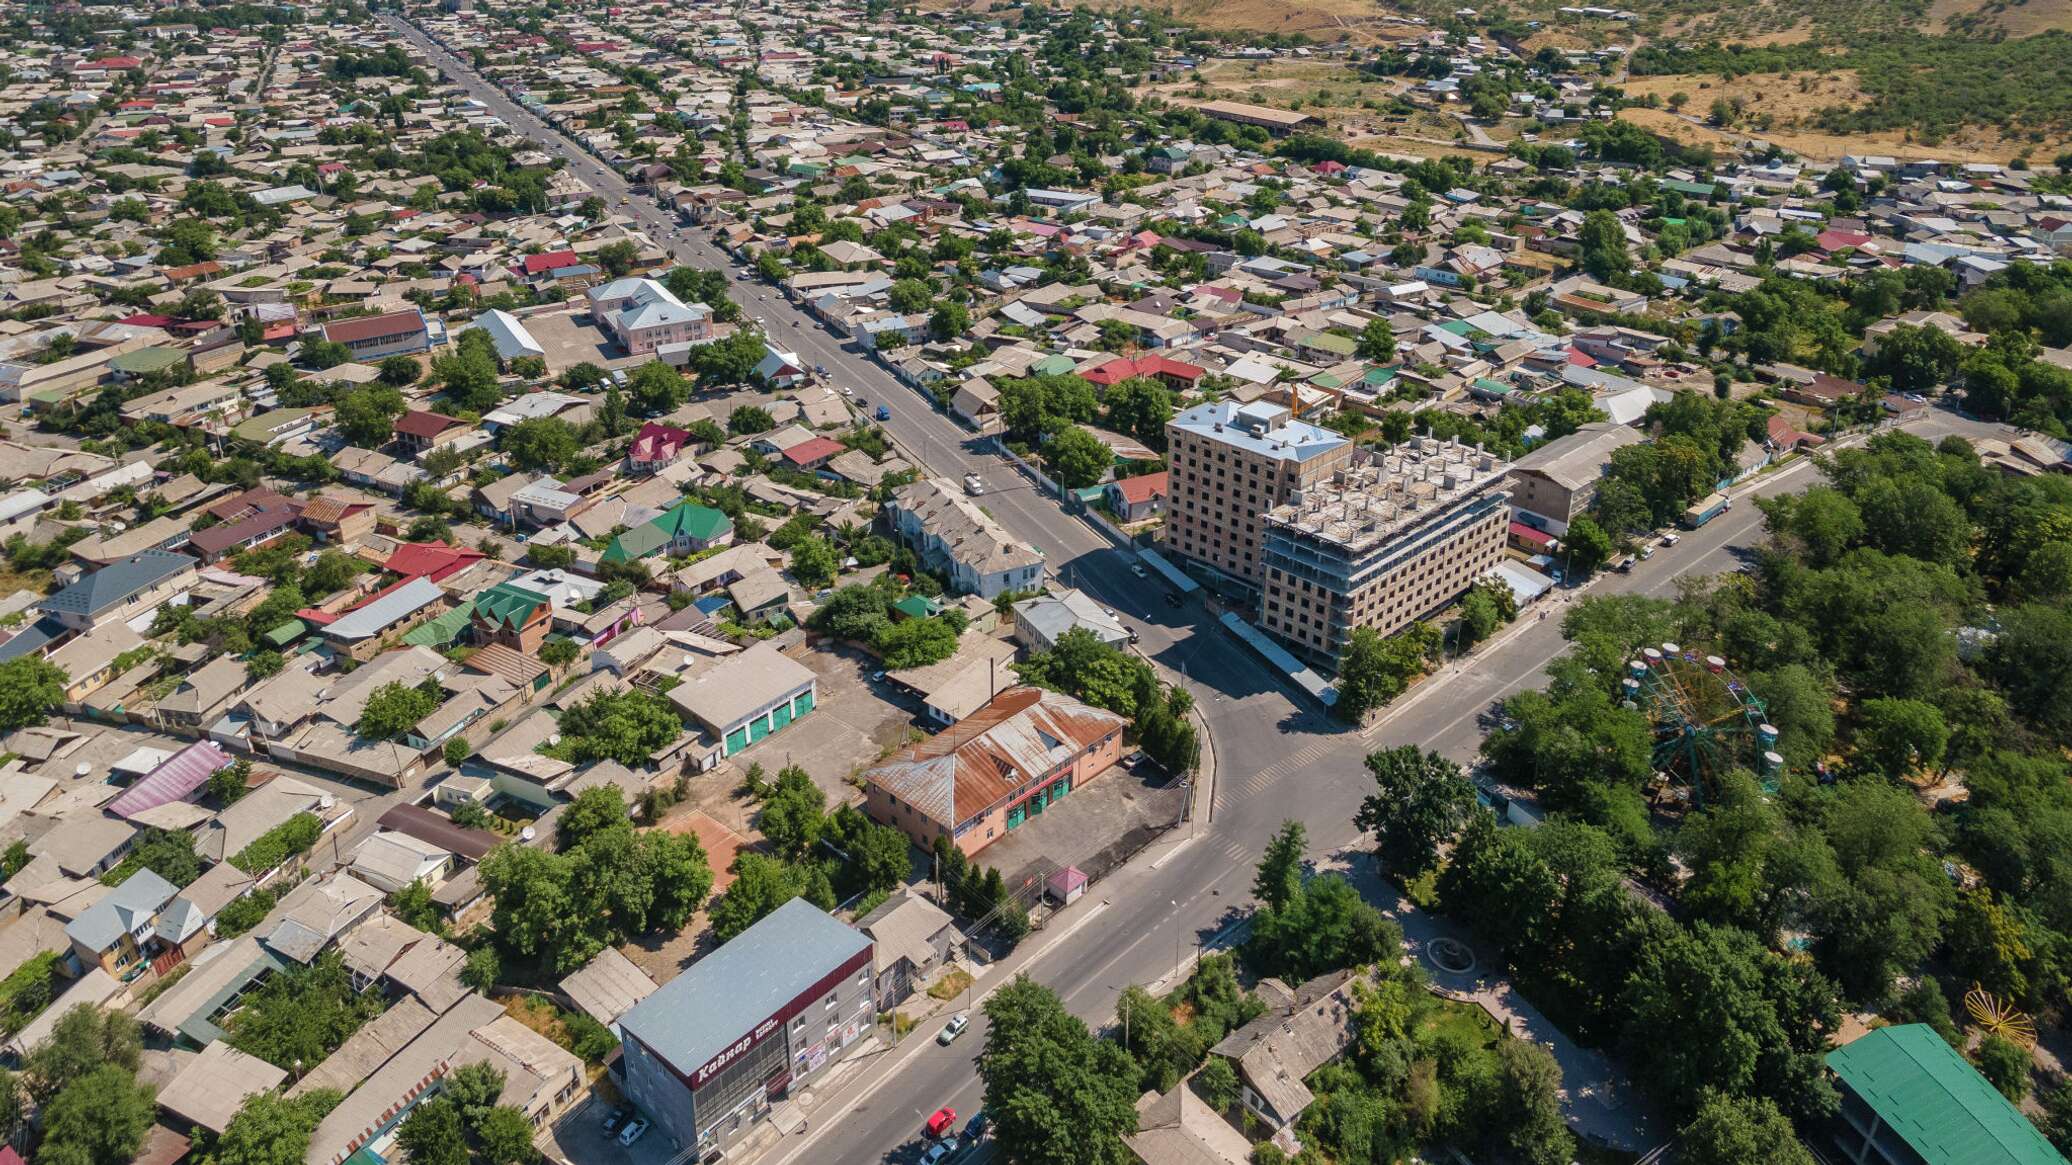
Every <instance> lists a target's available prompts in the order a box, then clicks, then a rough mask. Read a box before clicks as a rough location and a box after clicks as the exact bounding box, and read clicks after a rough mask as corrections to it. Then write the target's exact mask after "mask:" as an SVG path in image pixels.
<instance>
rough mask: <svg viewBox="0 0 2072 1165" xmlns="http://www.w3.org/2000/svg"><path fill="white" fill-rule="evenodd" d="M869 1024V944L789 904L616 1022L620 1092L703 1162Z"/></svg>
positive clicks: (873, 1014) (822, 915) (806, 907)
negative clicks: (620, 1043) (619, 1042)
mask: <svg viewBox="0 0 2072 1165" xmlns="http://www.w3.org/2000/svg"><path fill="white" fill-rule="evenodd" d="M876 1018H877V1005H876V1002H875V999H874V996H873V993H872V991H871V940H870V938H869V937H868V936H867V935H865V934H863V933H862V932H861V931H858V930H856V929H855V928H853V927H851V926H849V925H847V924H846V923H843V922H839V921H837V920H836V919H835V918H834V917H832V916H831V915H829V914H828V913H827V912H825V911H823V910H821V909H820V908H818V907H816V906H814V905H813V904H811V903H809V902H807V901H806V900H805V899H803V898H794V899H792V900H791V901H790V902H787V903H785V904H784V905H782V906H780V907H778V908H777V909H776V910H774V911H772V912H771V913H770V914H769V915H768V916H767V917H765V918H764V919H763V920H762V921H760V922H757V923H756V924H755V925H754V926H751V927H749V928H748V929H747V930H744V931H742V932H741V933H740V934H738V935H736V936H734V940H733V941H732V942H729V943H727V944H726V945H725V946H723V947H721V948H720V949H718V950H717V951H714V952H713V953H712V954H710V955H707V956H706V957H705V958H703V959H700V960H698V961H697V962H696V963H693V964H692V965H691V968H690V969H689V970H688V971H685V972H684V973H683V974H681V975H679V976H677V977H676V978H674V979H672V980H670V981H669V982H668V983H666V984H664V985H663V986H662V987H661V989H659V990H657V991H656V992H655V993H654V994H652V995H650V996H648V997H647V998H646V999H643V1000H641V1001H640V1002H639V1003H638V1004H636V1005H634V1007H633V1009H632V1010H631V1011H628V1012H627V1013H626V1014H625V1015H623V1016H621V1017H619V1036H620V1039H621V1040H622V1041H623V1047H624V1054H623V1057H622V1059H621V1064H620V1071H621V1072H622V1073H623V1088H624V1091H625V1093H626V1095H627V1097H628V1098H629V1099H631V1100H632V1101H633V1103H634V1105H635V1106H637V1107H638V1108H639V1109H640V1111H641V1112H642V1113H643V1114H644V1115H645V1116H647V1118H648V1119H649V1120H651V1121H653V1122H654V1123H655V1126H656V1128H657V1129H658V1130H659V1131H661V1132H664V1133H667V1134H668V1135H669V1137H670V1139H672V1140H674V1141H675V1142H676V1144H677V1147H678V1148H679V1149H691V1148H694V1147H695V1148H696V1150H697V1153H696V1156H695V1157H694V1158H693V1159H694V1160H702V1159H704V1158H705V1156H706V1154H708V1153H710V1152H713V1151H715V1150H725V1149H726V1148H727V1147H728V1146H730V1145H731V1144H733V1143H734V1142H735V1141H736V1140H737V1139H738V1138H740V1137H741V1135H742V1134H743V1133H746V1132H747V1131H748V1130H749V1129H751V1128H753V1127H754V1126H755V1124H756V1122H757V1121H760V1120H762V1119H763V1118H764V1117H765V1116H767V1115H768V1114H769V1112H770V1106H771V1105H772V1104H774V1103H775V1102H776V1101H778V1100H780V1099H782V1098H783V1097H784V1095H785V1094H786V1093H787V1092H789V1091H790V1090H791V1088H792V1087H793V1086H795V1085H797V1084H799V1083H801V1082H802V1081H805V1080H808V1079H811V1078H812V1077H813V1076H815V1075H817V1074H819V1073H820V1072H821V1071H822V1070H824V1069H825V1068H826V1067H827V1066H828V1065H829V1064H831V1063H833V1062H834V1061H835V1060H836V1059H838V1058H839V1057H840V1056H841V1055H842V1053H843V1051H844V1050H845V1049H847V1048H849V1047H851V1046H852V1045H854V1044H855V1043H856V1042H857V1041H859V1040H861V1039H862V1038H863V1037H864V1036H865V1035H867V1034H869V1032H870V1030H871V1025H872V1023H874V1022H875V1021H876Z"/></svg>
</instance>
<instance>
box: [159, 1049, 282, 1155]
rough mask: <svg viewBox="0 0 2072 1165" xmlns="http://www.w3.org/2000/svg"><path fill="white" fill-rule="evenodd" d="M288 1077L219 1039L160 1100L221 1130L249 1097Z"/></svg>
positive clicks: (191, 1118)
mask: <svg viewBox="0 0 2072 1165" xmlns="http://www.w3.org/2000/svg"><path fill="white" fill-rule="evenodd" d="M287 1078H288V1074H287V1073H286V1072H283V1071H281V1070H280V1069H279V1068H276V1067H274V1066H273V1065H272V1064H269V1063H267V1062H266V1061H264V1060H262V1059H260V1058H259V1057H257V1056H252V1055H247V1054H246V1053H244V1052H240V1051H238V1050H237V1049H236V1048H233V1047H231V1046H230V1045H229V1044H228V1043H226V1042H224V1041H223V1040H217V1041H215V1042H214V1043H212V1044H210V1045H209V1046H208V1047H206V1048H203V1049H202V1050H201V1055H199V1056H196V1057H195V1058H194V1059H192V1060H190V1061H188V1063H187V1066H186V1067H184V1068H182V1069H181V1070H180V1074H179V1075H177V1076H175V1077H173V1079H172V1081H171V1082H170V1083H168V1084H167V1085H166V1086H165V1087H164V1088H162V1089H160V1090H159V1093H158V1103H159V1106H160V1107H162V1108H164V1109H165V1110H166V1111H167V1112H169V1113H172V1114H173V1115H174V1116H177V1117H181V1118H182V1119H185V1120H188V1121H192V1122H193V1123H195V1124H198V1125H201V1126H202V1127H204V1128H207V1129H211V1130H214V1131H215V1132H219V1133H220V1132H222V1131H223V1130H224V1129H225V1128H226V1127H228V1126H229V1124H230V1118H231V1117H233V1116H236V1115H237V1110H238V1107H239V1106H240V1105H242V1104H244V1102H245V1097H247V1096H250V1095H252V1094H253V1093H256V1092H271V1091H273V1090H274V1089H275V1088H277V1087H279V1085H280V1083H281V1081H283V1080H286V1079H287Z"/></svg>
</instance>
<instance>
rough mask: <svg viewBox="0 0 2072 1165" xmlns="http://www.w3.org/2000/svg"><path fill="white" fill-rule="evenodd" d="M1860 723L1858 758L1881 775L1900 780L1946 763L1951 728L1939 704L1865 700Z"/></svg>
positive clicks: (1857, 745)
mask: <svg viewBox="0 0 2072 1165" xmlns="http://www.w3.org/2000/svg"><path fill="white" fill-rule="evenodd" d="M1858 720H1859V724H1858V727H1857V732H1856V751H1857V756H1858V757H1859V759H1861V760H1863V761H1864V762H1865V763H1866V764H1867V765H1868V766H1869V767H1870V768H1872V769H1874V770H1876V771H1877V772H1879V773H1882V774H1884V775H1885V776H1887V777H1894V778H1897V777H1904V776H1907V775H1908V774H1910V773H1913V772H1916V771H1919V770H1922V769H1933V768H1935V767H1936V766H1937V765H1940V764H1941V763H1942V759H1943V750H1944V748H1946V747H1947V746H1948V744H1949V741H1950V729H1949V725H1948V724H1947V723H1945V722H1944V720H1943V716H1942V713H1941V712H1940V711H1938V710H1936V707H1935V705H1933V704H1930V703H1928V702H1927V701H1925V700H1902V699H1896V698H1890V697H1887V698H1881V699H1876V700H1865V701H1864V702H1863V706H1862V707H1861V708H1860V709H1858Z"/></svg>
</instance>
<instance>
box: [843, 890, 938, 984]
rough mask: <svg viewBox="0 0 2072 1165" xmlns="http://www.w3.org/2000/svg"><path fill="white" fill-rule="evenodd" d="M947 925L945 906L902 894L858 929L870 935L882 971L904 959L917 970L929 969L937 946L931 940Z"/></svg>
mask: <svg viewBox="0 0 2072 1165" xmlns="http://www.w3.org/2000/svg"><path fill="white" fill-rule="evenodd" d="M948 925H950V916H949V915H948V914H946V913H944V912H943V909H942V907H940V906H937V905H936V904H935V903H933V902H930V901H929V900H928V899H926V898H923V897H921V896H920V895H918V894H914V893H911V892H908V891H901V892H900V893H899V894H898V895H896V896H895V897H892V898H888V899H886V900H885V903H884V904H883V905H881V906H879V907H878V908H877V909H876V910H873V911H871V912H870V914H869V915H867V916H865V917H864V918H862V919H861V920H859V921H858V922H857V924H856V929H858V930H860V931H862V932H863V933H865V934H867V935H869V936H871V942H872V943H873V944H875V946H874V949H873V957H874V958H875V959H876V962H877V965H878V967H879V969H881V970H882V969H883V968H885V967H888V966H890V965H892V963H893V962H895V961H896V960H898V959H901V958H904V959H906V960H907V961H908V962H910V963H912V964H913V965H914V966H916V967H925V966H927V965H928V964H929V963H930V962H931V961H932V960H933V959H934V957H935V946H934V944H933V943H931V942H930V941H929V940H931V939H933V938H934V937H935V936H936V935H938V934H941V933H942V929H943V928H944V927H946V926H948Z"/></svg>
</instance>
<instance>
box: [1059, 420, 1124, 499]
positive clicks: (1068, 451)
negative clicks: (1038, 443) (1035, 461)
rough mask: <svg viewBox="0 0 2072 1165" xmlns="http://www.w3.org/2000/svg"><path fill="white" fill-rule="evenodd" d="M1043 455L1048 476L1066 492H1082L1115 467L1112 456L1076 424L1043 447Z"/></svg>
mask: <svg viewBox="0 0 2072 1165" xmlns="http://www.w3.org/2000/svg"><path fill="white" fill-rule="evenodd" d="M1043 456H1044V460H1045V462H1046V463H1047V464H1048V465H1049V466H1050V470H1051V475H1052V476H1053V477H1055V478H1057V480H1058V484H1060V485H1062V486H1064V487H1065V488H1066V489H1085V488H1086V487H1087V486H1090V485H1095V484H1097V483H1099V482H1100V480H1101V479H1102V478H1103V477H1106V476H1107V474H1108V470H1109V469H1110V468H1111V467H1113V465H1114V464H1115V454H1114V453H1112V452H1110V451H1109V449H1108V447H1107V446H1106V445H1103V444H1101V442H1100V441H1099V440H1098V439H1096V438H1095V437H1094V435H1093V434H1092V433H1089V432H1087V431H1086V430H1085V429H1082V428H1080V427H1079V426H1077V425H1068V426H1066V427H1065V428H1063V429H1061V430H1059V431H1058V433H1057V434H1056V435H1055V436H1053V437H1052V438H1051V439H1050V443H1049V444H1048V445H1045V446H1044V447H1043Z"/></svg>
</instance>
